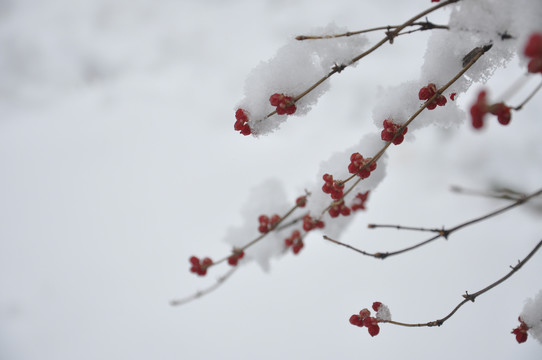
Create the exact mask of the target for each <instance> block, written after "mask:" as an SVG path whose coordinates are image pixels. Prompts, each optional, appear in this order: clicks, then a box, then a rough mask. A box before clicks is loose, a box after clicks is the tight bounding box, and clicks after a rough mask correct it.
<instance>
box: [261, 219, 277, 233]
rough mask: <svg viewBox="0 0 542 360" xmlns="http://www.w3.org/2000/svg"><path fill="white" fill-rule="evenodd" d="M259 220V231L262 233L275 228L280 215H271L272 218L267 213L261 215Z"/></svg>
mask: <svg viewBox="0 0 542 360" xmlns="http://www.w3.org/2000/svg"><path fill="white" fill-rule="evenodd" d="M258 221H259V222H260V226H258V231H259V232H261V233H262V234H265V233H268V232H269V231H271V230H273V228H274V227H275V226H276V225H277V224H278V223H279V221H280V216H278V215H277V214H275V215H273V216H271V219H270V218H269V216H267V215H260V217H259V218H258Z"/></svg>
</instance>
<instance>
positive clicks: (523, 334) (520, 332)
mask: <svg viewBox="0 0 542 360" xmlns="http://www.w3.org/2000/svg"><path fill="white" fill-rule="evenodd" d="M518 320H519V326H518V327H517V328H515V329H514V330H512V334H514V335H516V341H517V342H518V343H520V344H521V343H524V342H525V341H527V330H529V326H527V324H525V322H524V321H523V320H521V318H520V317H518Z"/></svg>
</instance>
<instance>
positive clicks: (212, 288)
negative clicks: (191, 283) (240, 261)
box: [169, 266, 238, 306]
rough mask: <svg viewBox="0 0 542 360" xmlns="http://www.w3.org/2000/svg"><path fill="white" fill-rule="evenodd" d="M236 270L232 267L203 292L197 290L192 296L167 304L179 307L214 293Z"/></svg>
mask: <svg viewBox="0 0 542 360" xmlns="http://www.w3.org/2000/svg"><path fill="white" fill-rule="evenodd" d="M237 269H238V267H237V266H236V267H233V268H231V269H230V270H228V272H227V273H226V274H224V275H222V276H221V277H219V278H217V279H216V283H214V284H213V285H211V286H209V287H208V288H206V289H203V290H199V291H197V292H196V293H195V294H193V295H190V296H187V297H184V298H180V299H174V300H171V301H170V302H169V304H170V305H171V306H179V305H184V304H186V303H189V302H191V301H193V300H196V299H199V298H200V297H202V296H204V295H207V294H209V293H211V292H213V291H215V290H216V289H218V288H219V287H220V285H222V284H224V282H225V281H226V280H228V279H229V278H230V277H231V276H232V275H233V273H234V272H235V271H236V270H237Z"/></svg>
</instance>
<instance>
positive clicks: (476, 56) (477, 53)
mask: <svg viewBox="0 0 542 360" xmlns="http://www.w3.org/2000/svg"><path fill="white" fill-rule="evenodd" d="M490 48H491V46H489V45H488V46H484V47H479V48H476V49H475V50H476V51H474V50H473V51H471V53H473V55H472V56H471V58H470V59H469V61H468V62H467V63H466V64H464V66H463V68H462V69H461V70H460V71H459V72H458V73H457V74H456V75H455V76H454V77H453V78H452V79H451V80H450V81H448V82H447V83H446V84H445V85H444V86H442V87H441V88H440V89H438V90H437V91H436V93H435V94H434V95H433V96H432V97H431V98H429V99H428V100H427V101H426V102H425V103H424V104H423V105H422V106H421V107H420V108H419V109H418V110H417V111H416V112H415V113H414V114H413V115H412V116H411V117H410V118H409V119H408V120H407V121H406V122H405V123H404V124H403V125H402V126H401V127H400V128H399V129H398V130H397V131H396V133H395V134H394V136H393V138H392V139H391V140H389V141H388V142H386V143H385V145H384V146H383V147H382V148H381V149H380V150H379V151H378V152H377V153H376V154H375V155H374V156H373V157H372V158H371V160H370V161H368V162H367V163H366V164H365V165H364V166H362V167H361V168H360V169H359V171H362V170H364V169H367V168H369V167H370V166H371V165H372V164H373V163H374V162H376V161H377V160H378V159H380V158H381V157H382V156H383V155H384V153H385V152H386V150H387V149H388V148H389V147H390V145H391V144H392V143H393V141H394V140H395V138H397V137H398V136H400V135H401V134H402V133H403V131H404V130H405V129H406V128H407V126H408V125H410V123H411V122H412V121H414V119H415V118H416V117H417V116H418V115H420V114H421V112H422V111H423V110H425V108H426V107H427V106H428V105H429V104H430V103H432V102H433V101H434V100H435V99H436V98H437V97H438V96H440V95H441V94H442V93H443V92H444V91H446V90H447V89H448V88H449V87H450V86H452V84H453V83H455V82H456V81H457V80H458V79H459V78H460V77H461V76H463V74H465V72H467V70H469V69H470V68H471V66H473V65H474V64H475V63H476V62H477V61H478V59H480V57H482V55H484V54H485V53H486V52H487V51H488V50H489V49H490ZM359 171H358V172H359ZM355 177H357V174H352V175H351V176H350V177H348V178H347V179H346V180H343V181H342V182H343V183H346V182H348V181H350V180H352V179H353V178H355ZM362 180H363V179H362V178H361V177H358V179H357V180H356V181H355V182H354V184H352V186H350V187H349V188H348V189H347V190H346V191H344V192H343V196H342V198H341V199H339V200H337V201H341V200H342V199H344V198H345V196H346V195H348V194H349V193H350V192H351V191H352V190H353V189H354V188H355V187H356V186H357V185H358V184H359V183H360V182H361V181H362ZM331 206H332V204H331V205H329V206H328V207H327V208H326V209H324V210H323V211H322V214H324V213H325V212H326V211H327V210H329V208H330V207H331Z"/></svg>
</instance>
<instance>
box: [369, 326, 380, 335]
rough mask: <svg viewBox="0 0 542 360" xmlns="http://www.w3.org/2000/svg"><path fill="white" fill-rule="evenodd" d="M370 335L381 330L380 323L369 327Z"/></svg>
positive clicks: (376, 333)
mask: <svg viewBox="0 0 542 360" xmlns="http://www.w3.org/2000/svg"><path fill="white" fill-rule="evenodd" d="M368 330H369V335H371V336H376V335H378V333H379V332H380V327H379V326H378V325H371V326H369V327H368Z"/></svg>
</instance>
